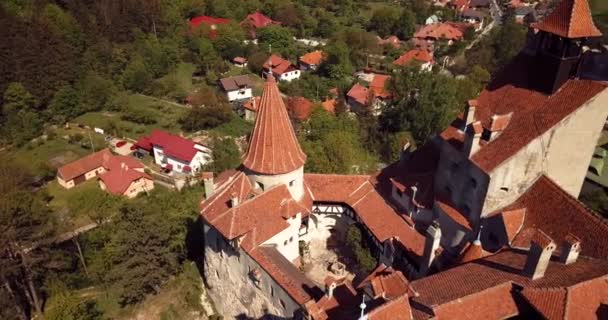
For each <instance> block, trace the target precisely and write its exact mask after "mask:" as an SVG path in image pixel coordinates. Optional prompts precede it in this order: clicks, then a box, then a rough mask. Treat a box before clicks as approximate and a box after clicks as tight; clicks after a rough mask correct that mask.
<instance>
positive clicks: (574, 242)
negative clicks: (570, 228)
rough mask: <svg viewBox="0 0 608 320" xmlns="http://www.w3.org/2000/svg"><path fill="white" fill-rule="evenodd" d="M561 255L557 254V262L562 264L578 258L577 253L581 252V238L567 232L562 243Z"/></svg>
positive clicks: (573, 261) (572, 261)
mask: <svg viewBox="0 0 608 320" xmlns="http://www.w3.org/2000/svg"><path fill="white" fill-rule="evenodd" d="M561 251H562V252H561V255H560V256H559V262H561V263H563V264H571V263H575V262H576V259H577V258H578V254H579V253H580V252H581V239H579V238H577V237H576V236H575V235H573V234H571V233H568V235H566V237H565V238H564V242H563V243H562V249H561Z"/></svg>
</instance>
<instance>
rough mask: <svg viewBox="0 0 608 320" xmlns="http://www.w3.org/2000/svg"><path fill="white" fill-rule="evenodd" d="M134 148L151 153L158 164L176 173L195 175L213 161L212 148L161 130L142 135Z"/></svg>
mask: <svg viewBox="0 0 608 320" xmlns="http://www.w3.org/2000/svg"><path fill="white" fill-rule="evenodd" d="M134 148H135V149H137V150H139V151H140V152H141V153H144V154H145V153H149V154H151V155H152V156H153V157H154V162H156V164H158V165H159V166H161V167H162V168H163V169H165V170H168V171H171V172H176V173H183V174H188V175H195V174H197V173H199V172H200V171H201V169H202V167H203V166H204V165H205V164H207V163H209V162H211V161H212V156H211V149H209V148H207V147H206V146H204V145H202V144H200V143H196V142H194V141H192V140H190V139H186V138H184V137H180V136H176V135H173V134H170V133H168V132H165V131H161V130H154V131H152V133H151V134H150V135H149V136H147V137H141V138H140V139H139V140H138V141H137V143H136V144H135V145H134Z"/></svg>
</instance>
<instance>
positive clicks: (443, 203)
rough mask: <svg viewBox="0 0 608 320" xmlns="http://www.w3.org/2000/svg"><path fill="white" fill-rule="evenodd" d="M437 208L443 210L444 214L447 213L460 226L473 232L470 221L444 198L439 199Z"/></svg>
mask: <svg viewBox="0 0 608 320" xmlns="http://www.w3.org/2000/svg"><path fill="white" fill-rule="evenodd" d="M435 203H436V204H437V207H438V208H439V209H441V211H442V212H443V213H445V214H446V215H447V216H448V217H450V219H452V221H454V222H455V223H456V224H458V225H459V226H461V227H463V228H465V229H467V230H469V231H472V230H473V226H472V225H471V222H469V219H468V218H467V217H465V216H464V214H463V213H461V212H460V211H459V210H458V209H457V208H456V207H455V206H454V205H453V204H452V203H451V202H450V201H448V200H446V199H444V198H443V197H438V198H437V199H436V201H435Z"/></svg>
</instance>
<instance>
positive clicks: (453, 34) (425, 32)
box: [414, 22, 464, 40]
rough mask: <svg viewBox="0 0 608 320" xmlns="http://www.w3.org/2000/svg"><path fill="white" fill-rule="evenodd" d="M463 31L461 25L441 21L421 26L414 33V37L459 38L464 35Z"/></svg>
mask: <svg viewBox="0 0 608 320" xmlns="http://www.w3.org/2000/svg"><path fill="white" fill-rule="evenodd" d="M463 32H464V31H463V26H462V25H459V24H456V23H451V22H442V23H433V24H429V25H425V26H423V27H422V28H421V29H420V30H418V31H417V32H416V33H414V37H415V38H433V39H445V40H460V39H462V38H463V36H464V33H463Z"/></svg>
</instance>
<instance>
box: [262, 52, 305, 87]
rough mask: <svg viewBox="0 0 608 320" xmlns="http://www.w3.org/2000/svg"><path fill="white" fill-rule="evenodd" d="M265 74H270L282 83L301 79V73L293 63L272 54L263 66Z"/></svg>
mask: <svg viewBox="0 0 608 320" xmlns="http://www.w3.org/2000/svg"><path fill="white" fill-rule="evenodd" d="M263 69H264V73H265V74H267V75H268V74H270V73H272V75H273V76H274V77H275V78H276V79H278V80H281V81H287V82H289V81H291V80H294V79H298V78H300V75H301V71H300V69H298V67H296V66H295V65H294V64H293V63H291V61H289V60H286V59H283V57H281V56H278V55H276V54H272V55H271V56H270V57H268V60H266V62H264V65H263Z"/></svg>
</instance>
